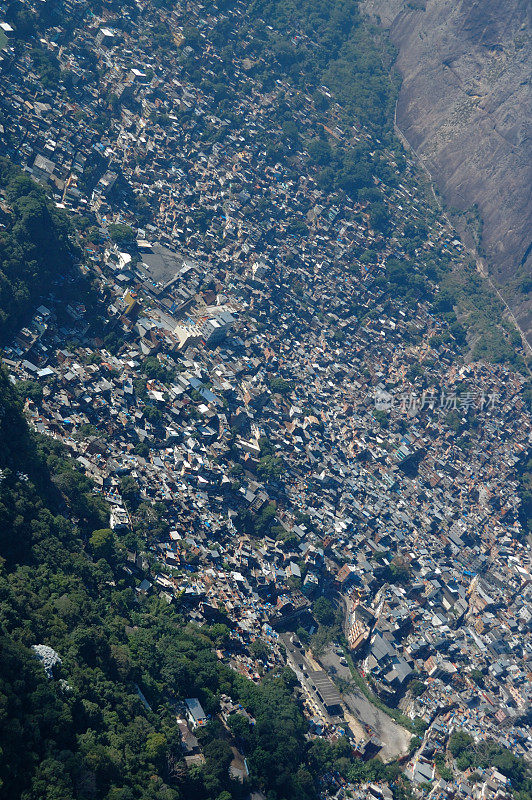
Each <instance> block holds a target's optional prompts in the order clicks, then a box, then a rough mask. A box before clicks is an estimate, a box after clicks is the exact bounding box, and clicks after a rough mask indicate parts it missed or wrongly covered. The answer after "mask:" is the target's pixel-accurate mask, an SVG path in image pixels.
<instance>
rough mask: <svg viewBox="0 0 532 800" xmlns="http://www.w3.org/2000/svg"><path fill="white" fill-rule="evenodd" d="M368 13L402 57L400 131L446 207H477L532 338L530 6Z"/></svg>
mask: <svg viewBox="0 0 532 800" xmlns="http://www.w3.org/2000/svg"><path fill="white" fill-rule="evenodd" d="M362 8H363V10H365V11H366V13H368V14H369V15H370V16H371V17H373V18H374V19H377V20H378V21H379V22H380V23H381V24H382V25H384V26H385V27H387V28H389V30H390V35H391V38H392V41H393V42H394V43H395V45H396V47H397V49H398V53H399V55H398V59H397V67H398V69H399V71H400V73H401V75H402V79H403V83H402V88H401V92H400V95H399V100H398V104H397V124H398V127H399V128H400V130H401V131H402V133H403V134H404V136H405V137H406V138H407V139H408V141H409V143H410V144H411V145H412V147H413V148H414V149H415V150H416V152H417V153H418V155H419V156H420V157H421V159H422V160H423V161H424V163H425V165H426V166H427V168H428V169H429V171H430V173H431V175H432V177H433V180H434V182H435V184H436V186H437V187H438V189H439V190H440V191H441V193H442V195H443V196H444V198H445V201H446V204H447V206H448V207H451V208H454V209H458V210H459V211H462V212H463V211H465V210H467V209H471V207H472V206H473V205H475V204H476V205H477V207H478V211H479V212H480V217H481V219H482V222H483V229H482V239H481V247H482V248H483V249H484V251H485V254H486V259H487V263H488V266H489V269H490V272H491V276H492V278H493V279H494V282H495V283H496V284H498V285H499V286H501V287H503V293H504V296H505V297H506V298H507V300H508V302H509V304H510V305H511V307H512V309H513V310H514V313H515V314H516V316H517V317H518V319H519V322H520V325H521V327H522V329H523V330H525V331H526V332H527V333H528V334H529V339H530V338H531V336H530V334H531V333H532V312H531V308H530V303H529V302H527V301H529V300H530V298H532V294H530V293H529V294H528V296H527V294H526V293H524V291H523V290H524V288H525V286H524V285H523V280H524V279H526V278H530V277H532V245H531V241H532V203H531V194H532V188H531V187H532V180H531V178H532V139H531V136H530V133H531V131H530V127H531V125H530V122H531V108H532V103H531V100H532V95H531V79H530V76H531V64H532V46H531V39H530V31H531V24H530V23H531V16H532V11H531V9H532V6H531V4H530V2H529V0H504V2H500V0H410V2H404V0H363V1H362ZM466 217H469V220H470V222H471V221H472V220H473V219H474V214H471V213H469V214H462V215H461V216H458V215H455V217H454V222H455V225H456V226H457V227H458V229H461V232H462V233H464V231H465V228H466V224H465V221H466ZM469 230H470V231H471V226H470V228H469Z"/></svg>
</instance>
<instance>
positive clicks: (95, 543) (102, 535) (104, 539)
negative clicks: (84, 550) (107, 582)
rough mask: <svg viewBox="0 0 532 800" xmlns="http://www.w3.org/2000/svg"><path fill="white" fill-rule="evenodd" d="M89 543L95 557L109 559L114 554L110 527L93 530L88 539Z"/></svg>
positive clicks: (113, 542)
mask: <svg viewBox="0 0 532 800" xmlns="http://www.w3.org/2000/svg"><path fill="white" fill-rule="evenodd" d="M89 545H90V548H91V550H92V552H93V553H94V556H95V558H104V559H105V560H106V561H111V560H112V558H113V557H114V555H115V535H114V533H113V531H112V530H111V529H110V528H101V529H100V530H97V531H94V532H93V533H92V535H91V537H90V539H89Z"/></svg>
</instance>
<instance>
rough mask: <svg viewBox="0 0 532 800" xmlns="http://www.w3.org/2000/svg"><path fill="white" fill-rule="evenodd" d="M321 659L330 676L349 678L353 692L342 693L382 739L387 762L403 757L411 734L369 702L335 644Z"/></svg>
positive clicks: (359, 715)
mask: <svg viewBox="0 0 532 800" xmlns="http://www.w3.org/2000/svg"><path fill="white" fill-rule="evenodd" d="M320 661H321V663H322V664H323V667H324V668H325V669H327V670H328V671H329V673H330V674H331V675H336V676H338V677H339V678H343V680H345V681H349V682H350V684H351V686H352V689H351V691H350V692H345V693H344V694H343V699H344V701H345V703H346V705H347V707H348V708H349V710H350V711H351V713H352V714H353V715H354V716H355V717H356V718H357V719H358V720H359V721H360V722H361V723H363V724H364V725H367V726H369V727H370V728H371V730H372V731H373V732H374V733H375V735H376V736H377V738H378V739H380V741H381V742H382V745H383V747H382V750H381V752H380V756H381V758H382V759H383V760H384V761H389V760H392V759H394V758H397V757H398V756H403V755H405V753H407V752H408V745H409V744H410V739H411V737H412V734H411V733H410V731H407V730H406V729H405V728H403V727H401V725H398V724H397V723H396V722H394V721H393V720H392V719H391V718H390V717H389V716H388V715H387V714H385V713H384V711H381V710H380V709H379V708H377V707H376V706H374V705H373V703H370V701H369V700H368V699H367V698H366V697H365V696H364V695H363V694H362V692H361V691H360V689H359V688H358V687H357V686H356V685H355V684H354V683H353V682H352V676H351V671H350V669H349V667H346V666H344V665H343V664H342V663H341V662H340V656H339V655H338V654H337V653H336V652H335V650H334V648H333V647H329V648H327V650H326V651H325V652H324V653H323V655H322V656H320Z"/></svg>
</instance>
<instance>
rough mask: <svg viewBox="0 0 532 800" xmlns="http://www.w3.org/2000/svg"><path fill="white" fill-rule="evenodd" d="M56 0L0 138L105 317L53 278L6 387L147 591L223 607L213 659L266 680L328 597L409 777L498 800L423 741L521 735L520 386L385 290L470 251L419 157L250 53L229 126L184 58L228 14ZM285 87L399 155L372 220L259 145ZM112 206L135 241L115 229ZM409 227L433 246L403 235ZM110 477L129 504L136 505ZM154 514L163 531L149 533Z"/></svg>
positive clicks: (361, 138)
mask: <svg viewBox="0 0 532 800" xmlns="http://www.w3.org/2000/svg"><path fill="white" fill-rule="evenodd" d="M63 5H64V7H65V9H66V10H67V11H68V14H69V16H70V18H71V19H72V20H73V24H74V26H75V30H76V35H75V36H71V37H70V38H68V39H65V37H64V36H63V30H62V28H61V26H60V25H56V26H52V27H49V28H47V29H46V31H45V33H44V34H43V38H42V39H41V45H42V48H43V49H44V50H45V51H46V52H47V53H49V54H51V56H53V58H54V59H56V60H57V62H58V63H59V65H60V67H61V69H62V70H63V73H62V76H63V77H61V79H60V80H59V81H58V85H57V86H56V87H50V86H49V85H48V84H46V85H45V84H43V80H42V76H40V75H39V72H38V69H37V67H36V65H35V62H34V60H33V57H32V52H31V48H29V47H25V46H24V44H23V43H22V42H20V41H19V42H18V43H17V47H14V46H13V44H12V42H11V39H10V38H8V39H7V44H6V45H5V47H4V50H3V53H2V62H1V64H0V84H1V97H0V109H1V110H2V112H3V117H2V119H3V122H2V130H1V132H2V134H3V140H4V141H5V143H6V144H5V152H7V153H8V154H9V155H10V156H12V157H13V158H15V159H16V161H17V163H19V164H20V165H21V166H22V167H23V169H24V170H25V171H26V172H27V173H28V174H30V175H32V176H33V177H34V178H35V179H36V180H38V181H40V182H41V183H43V184H45V185H46V186H47V187H49V189H50V191H51V194H52V196H53V197H54V198H55V200H56V202H57V204H58V205H59V206H60V207H63V208H65V209H66V210H67V211H68V212H69V213H72V214H75V215H80V214H81V215H86V217H87V219H89V221H92V222H94V223H95V224H94V225H93V226H92V227H93V228H94V230H93V231H92V233H91V232H87V230H84V231H82V232H81V233H80V234H79V236H80V243H81V244H82V246H83V248H84V260H83V264H82V269H83V270H84V271H86V272H87V273H88V274H90V276H91V277H92V278H93V279H94V281H95V282H96V284H97V286H98V290H99V295H100V301H101V303H102V305H104V306H105V313H106V323H105V325H104V327H103V328H102V329H101V330H97V329H96V326H95V322H94V319H93V318H92V316H91V314H90V313H89V312H88V311H87V308H86V307H85V305H84V304H83V302H82V300H80V302H78V303H74V302H71V304H70V305H68V306H67V308H66V314H60V315H59V314H58V309H57V305H56V300H55V297H54V295H51V296H50V297H49V298H43V304H42V305H41V306H40V307H39V308H37V309H36V311H35V314H34V316H33V318H32V319H31V321H28V323H27V325H26V326H25V327H24V328H22V329H21V330H20V331H19V332H18V333H17V335H16V336H15V337H14V338H13V340H12V341H11V342H10V343H9V344H8V346H6V347H5V349H4V356H3V357H4V362H5V364H6V365H7V367H8V369H9V372H10V374H11V376H12V379H13V380H14V381H30V382H32V384H35V385H37V386H38V387H40V389H39V391H38V392H36V393H32V394H31V396H30V399H28V400H27V402H26V412H27V414H28V417H29V418H30V419H31V422H32V425H33V426H34V428H35V429H36V430H37V431H39V432H42V433H45V434H48V435H50V436H53V437H55V438H57V439H59V440H60V441H61V442H63V443H64V444H65V445H66V446H67V447H68V449H69V450H70V452H71V454H72V456H73V457H74V458H75V459H76V460H77V462H78V463H79V466H80V468H81V469H82V470H83V471H84V472H85V474H87V475H88V476H89V477H90V478H91V479H92V481H93V483H94V485H95V487H96V490H97V491H98V492H100V493H101V495H102V496H103V497H105V498H106V499H107V500H108V502H109V503H110V505H111V508H112V512H111V517H110V526H111V528H113V529H114V530H115V531H116V533H117V535H118V536H119V537H124V540H125V541H128V542H133V544H132V545H130V552H129V554H128V562H127V563H128V566H127V569H128V570H129V571H130V573H131V575H133V576H134V577H135V578H136V580H137V590H138V594H139V599H141V598H142V595H145V594H149V593H155V592H157V593H159V594H160V595H161V596H162V597H164V598H165V599H166V600H167V601H168V602H169V603H170V602H176V601H179V603H180V604H181V606H182V608H183V609H184V610H185V611H186V613H187V614H188V615H189V617H190V618H191V619H192V620H195V621H197V622H199V623H200V624H202V623H204V622H209V623H217V622H222V623H224V624H227V623H228V622H229V627H230V639H229V642H226V643H225V644H224V646H223V647H222V648H221V650H220V657H221V658H226V659H228V660H229V661H230V663H231V665H232V666H233V667H234V669H236V670H238V671H239V672H241V673H242V674H244V675H246V676H248V677H250V678H251V679H254V680H258V679H259V677H260V675H261V674H263V673H264V671H265V670H268V669H272V668H274V667H275V666H276V665H278V664H282V663H284V659H285V648H284V647H283V645H282V642H281V640H280V637H279V630H281V629H282V628H283V627H287V626H290V627H291V628H293V629H295V628H297V627H298V626H300V627H302V628H304V629H305V630H306V631H307V632H308V633H309V634H312V633H313V632H314V631H315V629H316V622H315V620H314V619H313V617H312V613H311V612H312V605H313V602H314V601H315V600H316V599H317V598H318V597H320V596H322V595H326V596H328V597H331V598H336V600H335V602H338V603H339V605H340V606H341V607H342V608H343V609H344V612H345V614H344V616H345V622H344V631H343V634H344V635H345V639H346V641H347V644H348V647H349V649H350V651H351V653H352V655H353V657H354V659H355V661H356V662H357V665H358V667H359V669H360V671H361V673H362V674H363V675H364V676H365V677H366V679H367V681H368V683H369V685H371V687H372V689H373V691H374V692H375V693H376V694H377V695H378V696H379V697H380V698H381V700H383V701H385V702H387V703H389V704H392V705H393V704H397V702H400V705H401V708H402V710H403V712H404V713H405V714H406V715H407V716H408V717H410V718H411V719H416V718H420V719H421V720H423V721H424V723H425V725H426V726H428V727H427V730H426V732H425V734H424V737H423V741H422V743H421V746H420V747H419V748H417V749H416V751H415V753H414V755H413V757H412V759H411V760H410V761H409V762H408V770H409V777H411V779H412V780H413V782H414V785H416V786H418V787H421V788H420V791H425V789H423V787H424V786H425V785H427V784H428V785H430V786H431V789H430V792H431V797H434V798H447V797H464V798H470V797H471V798H473V800H484V798H486V799H488V798H490V800H502V798H505V797H506V796H507V794H506V793H505V792H506V791H507V788H505V779H504V777H503V776H501V775H500V774H499V773H496V772H494V771H491V772H486V773H485V774H484V775H483V776H482V781H480V782H477V783H476V784H475V786H474V787H469V789H467V782H464V780H463V779H462V778H461V777H459V776H456V780H453V781H447V782H446V781H444V780H443V779H442V778H440V777H439V775H438V773H437V770H436V768H435V766H434V754H435V753H437V752H439V751H440V750H441V751H442V752H444V751H445V743H446V741H447V738H448V734H449V731H450V730H452V729H453V728H454V727H457V728H460V729H463V730H465V731H467V732H468V733H470V734H471V735H472V736H473V737H474V738H475V739H476V740H478V741H480V740H482V739H485V738H491V739H494V740H496V741H497V742H499V743H501V744H503V745H504V746H506V747H508V748H509V749H511V750H512V751H513V752H515V753H517V754H521V755H525V756H526V755H527V754H528V755H529V754H530V751H531V743H532V742H531V731H530V724H529V718H528V722H527V709H529V707H530V701H531V699H532V698H531V693H532V690H531V686H532V683H531V680H530V678H531V673H532V663H531V662H532V611H531V599H532V586H531V558H530V548H529V545H528V544H527V539H526V533H525V531H524V530H523V527H522V524H521V521H520V517H519V508H520V497H519V483H518V470H519V466H520V464H521V462H522V460H523V458H524V455H525V453H526V450H527V447H528V446H529V441H530V433H531V425H530V414H529V412H528V410H527V405H526V399H525V396H524V388H525V379H524V378H523V376H522V375H520V374H517V373H514V372H512V371H511V370H510V369H508V368H507V367H506V366H505V365H504V364H499V365H491V364H487V363H462V361H461V359H460V358H459V357H458V356H457V349H458V345H457V341H456V336H455V332H454V333H453V329H452V328H451V327H450V324H449V321H448V319H446V317H445V315H438V314H435V313H434V311H433V310H432V308H431V306H430V305H429V303H428V302H421V303H412V302H410V301H409V299H408V298H405V297H402V296H401V294H400V293H397V294H390V292H389V290H388V288H387V285H386V281H385V280H383V275H384V271H385V268H386V263H387V260H388V259H390V258H396V259H411V263H412V264H414V263H417V262H419V263H420V264H424V263H427V261H428V260H430V259H436V260H438V259H441V260H444V261H445V264H446V265H448V266H449V267H450V268H452V267H453V266H455V265H457V264H458V263H460V262H461V260H462V259H463V258H464V255H463V252H462V247H461V245H460V242H459V241H458V240H457V239H456V238H455V236H454V233H453V231H451V230H450V229H449V228H448V226H447V223H446V222H445V220H443V219H440V218H439V217H438V215H437V214H435V213H432V212H431V213H430V214H427V212H426V211H425V210H424V199H423V197H422V196H421V193H420V192H419V190H418V188H417V185H416V182H415V173H414V170H413V165H412V164H411V163H410V162H408V161H407V160H406V161H405V164H406V166H404V165H403V167H400V166H399V164H398V161H397V158H396V154H394V153H393V152H392V151H388V150H383V149H382V148H381V146H380V143H378V142H375V140H374V139H372V137H371V135H370V134H369V133H368V132H367V131H365V130H364V129H362V128H361V127H360V126H359V125H355V124H352V126H351V127H350V129H347V128H346V126H345V123H344V122H342V117H341V115H340V111H339V109H338V107H337V106H335V105H334V104H333V105H332V106H331V108H330V109H329V111H327V112H326V116H325V117H324V118H323V119H322V121H320V116H319V114H318V113H317V111H316V108H315V101H314V100H313V99H312V98H311V97H307V96H305V95H301V94H299V93H296V92H295V91H294V90H293V89H292V88H291V87H290V85H289V84H288V83H286V84H283V83H282V82H281V81H278V82H277V84H275V85H274V87H273V88H271V89H268V90H267V89H265V88H263V87H262V86H261V83H260V81H257V80H256V79H255V78H254V77H253V71H252V70H250V66H249V59H248V58H245V57H243V58H242V59H241V60H240V61H238V60H237V59H234V60H233V67H234V73H235V86H236V92H237V102H236V105H235V107H234V108H233V109H232V114H231V119H226V118H225V117H224V115H223V113H221V112H220V116H218V111H219V109H218V105H217V103H216V102H215V101H216V98H215V97H214V96H213V95H212V94H210V93H209V91H208V89H202V88H201V87H200V86H199V85H198V84H197V82H196V83H195V82H194V80H193V78H192V77H191V75H190V71H189V70H188V69H187V66H186V64H187V58H190V57H191V56H193V54H194V48H197V47H198V44H197V43H195V44H193V46H191V45H190V44H189V43H187V38H186V36H187V30H188V27H187V26H190V25H191V24H192V23H193V24H194V26H195V29H196V30H198V31H199V32H200V33H199V37H200V38H199V40H200V46H201V42H202V41H203V40H204V39H205V37H206V34H207V33H208V32H209V31H211V30H212V29H213V28H214V26H215V25H216V24H218V23H219V19H217V18H216V17H214V16H211V15H210V14H208V13H207V12H206V11H205V10H204V9H203V7H202V6H201V5H200V4H196V3H187V4H186V9H185V4H183V5H181V4H179V3H177V4H175V5H173V6H172V9H173V10H172V11H171V12H169V11H166V10H165V9H161V8H159V9H157V8H155V7H152V6H151V5H150V4H148V3H145V2H140V1H139V2H137V3H136V6H137V8H138V12H139V14H140V17H141V19H142V30H143V35H142V36H137V35H132V34H131V33H130V32H128V31H131V25H129V24H128V23H130V22H131V19H130V14H129V11H128V10H127V9H125V10H123V12H121V15H120V16H119V17H117V15H115V17H117V18H116V19H114V18H113V15H112V14H111V13H110V12H105V13H104V14H103V15H102V16H97V15H95V14H93V13H91V14H86V13H85V12H86V4H85V3H83V2H76V0H68V2H66V3H64V4H63ZM3 10H4V8H3V4H2V3H1V2H0V13H1V12H2V11H3ZM243 14H244V6H243V4H240V3H236V4H235V5H234V6H233V7H232V9H230V10H227V11H226V12H225V16H226V18H227V19H228V20H229V21H230V22H231V23H234V24H235V25H237V24H238V21H239V17H240V16H242V15H243ZM185 18H186V19H185ZM117 19H119V20H120V25H118V22H117ZM161 24H164V26H165V29H166V30H167V31H168V32H169V35H170V37H171V41H172V42H173V46H172V47H170V48H168V49H167V50H165V55H164V58H163V57H162V54H161V50H160V49H159V50H158V49H157V48H154V49H150V47H149V46H147V43H148V44H149V41H150V36H151V35H152V33H153V32H154V31H156V30H158V29H159V27H160V25H161ZM135 30H137V27H135ZM12 33H13V32H12V31H11V32H9V31H8V32H7V34H8V35H9V36H11V34H12ZM15 33H16V32H15ZM244 45H245V42H244ZM188 51H190V52H188ZM87 52H90V53H91V58H90V59H89V58H88V57H87ZM242 52H243V53H244V54H245V47H243V48H242ZM202 58H203V60H204V61H203V64H204V69H207V67H208V65H209V63H211V62H212V67H213V69H215V68H216V63H217V62H219V61H220V58H221V55H220V53H219V52H218V51H217V50H216V48H212V47H210V46H209V48H206V50H205V52H202ZM66 73H68V75H69V81H70V84H69V86H70V88H69V90H68V91H66V90H65V84H64V81H65V75H66ZM95 74H97V75H98V80H96V78H95ZM213 74H214V73H213ZM323 91H324V92H325V93H326V94H327V91H326V88H323ZM281 95H282V99H281ZM104 97H105V98H107V99H106V100H104V99H103V98H104ZM281 102H283V103H285V104H286V105H287V107H288V108H289V109H290V113H291V114H292V116H293V118H294V119H295V121H296V123H297V125H298V127H299V129H300V131H301V135H302V136H305V135H315V131H316V130H317V129H318V128H319V126H320V125H321V126H322V127H324V129H325V131H326V135H327V137H328V138H329V139H330V140H331V141H332V142H333V143H334V144H336V145H337V146H339V147H342V148H345V147H348V146H358V145H363V146H364V147H365V148H366V149H368V150H369V151H371V152H373V151H376V152H378V153H379V159H380V161H381V162H382V160H386V161H387V168H388V169H387V172H386V173H383V171H382V169H381V170H380V171H379V175H380V177H379V175H377V174H375V175H374V176H373V183H374V187H375V188H376V189H378V191H379V192H380V196H381V197H382V198H383V200H384V202H385V204H386V206H387V208H388V210H389V214H390V223H389V228H388V229H387V230H386V232H385V233H383V232H382V231H379V230H378V229H376V228H374V227H372V223H371V220H370V215H369V207H368V202H367V200H364V199H358V200H356V201H355V200H354V199H350V198H349V197H348V196H347V195H344V196H343V197H342V198H341V202H340V201H339V199H338V195H337V194H330V193H328V192H327V191H326V190H325V189H323V188H320V184H319V182H318V180H317V173H316V168H315V167H314V166H313V165H312V164H311V163H310V162H309V160H308V158H307V157H306V155H305V154H303V155H301V154H299V155H296V154H293V153H292V152H291V150H290V145H287V152H288V158H287V159H282V158H280V160H279V161H276V160H273V162H272V160H271V158H270V157H269V155H268V153H267V151H266V149H265V146H264V136H265V134H268V135H272V136H273V137H274V138H275V137H277V136H278V137H279V138H281V139H282V126H281V122H280V117H279V112H278V109H279V104H280V103H281ZM110 105H112V106H113V108H114V113H113V114H112V115H111V116H110V117H105V119H108V124H107V125H106V126H102V125H101V124H98V120H100V118H101V112H102V107H105V108H104V110H106V109H107V107H108V106H110ZM117 109H118V110H117ZM106 113H107V111H106ZM324 113H325V112H324ZM234 115H237V116H238V124H235V122H234ZM313 132H314V133H313ZM377 145H378V146H377ZM383 175H384V177H382V176H383ZM124 225H126V226H128V230H129V231H131V232H132V237H131V238H130V240H127V236H126V240H124V238H122V239H120V237H119V236H117V235H116V229H117V226H124ZM113 226H114V228H113ZM407 226H410V228H412V226H414V227H415V226H426V237H424V238H423V237H422V238H419V237H418V238H417V239H415V242H414V244H412V241H411V239H410V238H409V237H408V236H407V235H406V233H405V230H406V228H407ZM113 231H115V234H114V238H113ZM412 268H413V269H414V268H415V267H412ZM383 398H384V402H383ZM126 476H127V477H129V478H132V479H133V481H134V482H135V485H136V486H137V487H138V501H140V502H141V505H140V510H139V507H138V502H134V503H133V502H131V500H127V499H125V498H124V497H123V496H122V492H123V486H124V478H125V477H126ZM147 508H148V509H149V508H153V509H155V511H154V514H156V515H158V517H157V519H158V521H160V518H162V519H163V521H164V524H163V525H158V526H155V525H154V526H153V527H154V528H156V530H157V535H154V534H152V533H150V532H149V530H148V533H147V534H146V538H145V540H144V541H142V542H141V541H139V540H138V539H137V540H136V541H135V540H134V537H133V536H132V531H133V530H136V522H137V520H138V517H139V515H141V514H144V517H145V518H146V519H148V520H149V512H148V511H146V509H147ZM148 528H149V525H148ZM143 530H145V528H143ZM128 537H129V538H128ZM254 642H264V643H266V645H267V647H266V650H265V652H264V653H261V652H260V648H259V647H255V648H253V647H252V645H253V643H254ZM416 684H417V686H418V688H419V691H413V690H412V687H413V685H416ZM195 702H197V701H194V699H191V700H190V701H187V704H188V705H187V711H186V713H187V715H188V717H189V722H190V720H192V723H191V724H192V727H196V726H198V725H201V724H202V722H201V718H200V717H198V715H200V716H201V712H202V710H201V707H199V708H198V706H197V705H195ZM311 710H312V709H309V713H310V712H311ZM362 722H363V720H362ZM183 724H184V723H183ZM334 731H335V735H337V732H338V730H337V726H334ZM320 733H321V735H325V736H330V735H331V728H328V727H327V725H325V726H323V725H322V726H321V727H320ZM369 733H370V734H371V731H370V732H369ZM191 752H192V751H191ZM460 781H462V783H460ZM345 790H346V789H345V786H344V787H342V786H341V785H338V787H337V789H335V791H337V792H338V794H337V795H336V796H338V797H340V796H342V794H341V793H342V792H344V793H345ZM351 791H352V792H354V794H353V795H352V796H354V797H375V798H376V799H377V800H379V799H380V798H383V800H387V799H388V796H389V795H388V794H387V791H388V790H387V788H386V787H383V786H377V785H365V786H364V787H363V788H360V787H356V788H355V787H351ZM331 796H332V795H331Z"/></svg>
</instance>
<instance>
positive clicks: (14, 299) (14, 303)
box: [0, 158, 72, 340]
mask: <svg viewBox="0 0 532 800" xmlns="http://www.w3.org/2000/svg"><path fill="white" fill-rule="evenodd" d="M0 190H2V192H3V198H1V197H0V222H1V223H2V226H1V228H0V340H1V339H5V336H6V334H7V333H9V332H11V331H13V330H14V328H15V326H16V325H17V324H20V323H21V322H23V321H24V318H25V315H26V314H27V313H28V312H29V311H33V310H34V308H35V305H36V304H38V302H40V301H42V298H43V295H45V294H47V292H48V291H49V290H50V288H51V285H52V283H54V282H56V281H59V282H64V281H66V280H67V276H68V273H69V271H70V270H71V268H72V253H71V252H70V251H71V245H70V243H69V240H68V235H69V232H70V227H71V226H70V222H69V220H68V218H67V217H66V215H65V214H63V213H61V212H60V211H58V210H57V209H56V207H55V206H54V204H53V203H51V202H49V200H48V199H47V197H46V194H45V192H44V190H43V189H42V188H41V187H40V186H39V185H38V184H36V183H35V181H33V180H31V178H29V177H27V176H25V175H23V174H21V173H20V171H19V170H18V169H17V168H15V167H14V166H12V165H11V164H10V162H9V161H8V160H7V159H5V158H2V159H0Z"/></svg>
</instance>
